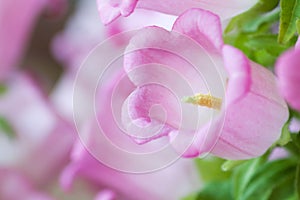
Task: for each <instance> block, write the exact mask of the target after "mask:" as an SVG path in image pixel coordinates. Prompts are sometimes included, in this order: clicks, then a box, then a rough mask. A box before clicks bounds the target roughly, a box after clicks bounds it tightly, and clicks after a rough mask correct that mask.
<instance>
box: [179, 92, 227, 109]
mask: <svg viewBox="0 0 300 200" xmlns="http://www.w3.org/2000/svg"><path fill="white" fill-rule="evenodd" d="M183 101H184V102H186V103H192V104H194V105H199V106H205V107H208V108H213V109H216V110H220V109H221V106H222V99H220V98H217V97H214V96H212V95H210V94H196V95H195V96H192V97H185V98H184V99H183Z"/></svg>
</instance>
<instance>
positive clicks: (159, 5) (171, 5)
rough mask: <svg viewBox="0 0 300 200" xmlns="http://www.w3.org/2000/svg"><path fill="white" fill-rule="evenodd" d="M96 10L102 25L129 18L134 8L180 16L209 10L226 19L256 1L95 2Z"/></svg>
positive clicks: (108, 0)
mask: <svg viewBox="0 0 300 200" xmlns="http://www.w3.org/2000/svg"><path fill="white" fill-rule="evenodd" d="M97 3H98V10H99V14H100V17H101V20H102V22H103V23H104V24H109V23H110V22H112V21H113V20H115V19H117V18H118V17H120V16H124V17H127V16H129V15H130V14H131V13H132V12H133V11H134V10H135V9H136V8H141V9H146V10H154V11H158V12H162V13H166V14H169V15H176V16H178V15H180V14H182V13H183V12H184V11H186V10H187V9H190V8H202V9H206V10H210V11H212V12H215V13H217V14H218V15H220V16H221V18H222V19H227V18H230V17H233V16H235V15H237V14H240V13H242V12H244V11H246V10H248V9H249V8H251V7H252V6H253V5H254V4H255V3H257V0H245V1H239V0H226V1H219V0H209V1H207V0H197V1H195V0H165V1H163V2H161V1H157V0H125V1H123V0H117V1H116V0H97Z"/></svg>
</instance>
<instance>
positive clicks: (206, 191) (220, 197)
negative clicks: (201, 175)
mask: <svg viewBox="0 0 300 200" xmlns="http://www.w3.org/2000/svg"><path fill="white" fill-rule="evenodd" d="M230 189H231V183H230V182H229V181H217V182H211V183H209V184H207V185H206V186H205V187H204V188H203V190H201V191H200V192H199V193H198V195H197V197H196V199H195V200H234V199H233V197H232V194H231V192H230Z"/></svg>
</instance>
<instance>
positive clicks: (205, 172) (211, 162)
mask: <svg viewBox="0 0 300 200" xmlns="http://www.w3.org/2000/svg"><path fill="white" fill-rule="evenodd" d="M195 162H196V166H197V168H198V169H199V174H200V179H201V180H202V181H204V182H211V181H220V180H226V179H228V178H229V177H230V175H231V172H224V171H222V169H221V166H222V164H223V163H224V162H225V160H224V159H221V158H217V157H212V156H211V157H207V158H205V159H199V158H197V159H195Z"/></svg>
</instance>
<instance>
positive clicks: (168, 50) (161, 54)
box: [123, 9, 288, 159]
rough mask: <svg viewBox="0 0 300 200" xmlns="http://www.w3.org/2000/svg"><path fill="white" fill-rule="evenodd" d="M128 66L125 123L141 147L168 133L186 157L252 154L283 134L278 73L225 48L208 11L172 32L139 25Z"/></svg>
mask: <svg viewBox="0 0 300 200" xmlns="http://www.w3.org/2000/svg"><path fill="white" fill-rule="evenodd" d="M124 68H125V71H126V72H127V75H128V77H129V79H130V80H131V82H132V83H133V84H134V85H135V86H136V88H135V90H134V91H133V92H132V93H131V94H130V95H129V97H128V98H127V100H126V103H125V104H124V105H123V123H124V124H125V127H126V128H127V131H128V132H129V133H130V135H131V136H132V138H133V139H134V140H136V141H137V142H138V143H140V144H143V143H147V142H150V141H152V140H154V139H158V138H160V137H162V136H169V139H170V142H171V143H172V145H173V146H174V147H175V149H177V150H179V151H180V152H181V153H182V154H183V156H186V157H194V156H199V155H202V154H204V153H208V152H211V153H213V154H215V155H217V156H220V157H223V158H227V159H248V158H253V157H257V156H260V155H262V154H263V153H264V152H265V151H266V150H267V149H268V148H269V147H270V146H271V145H272V144H273V143H274V142H275V141H276V140H277V139H278V138H279V136H280V133H281V128H282V126H283V124H284V123H285V121H286V120H287V118H288V109H287V106H286V104H285V102H284V100H283V99H282V97H281V96H280V94H279V93H278V91H277V88H276V82H275V77H274V75H273V74H272V73H271V72H270V71H268V70H267V69H265V68H263V67H261V66H259V65H258V64H256V63H253V62H251V61H249V60H248V59H247V58H246V57H245V56H244V54H243V53H242V52H241V51H239V50H237V49H235V48H234V47H232V46H229V45H225V44H224V43H223V40H222V31H221V25H220V19H219V17H218V16H216V15H215V14H213V13H211V12H209V11H205V10H202V9H190V10H188V11H186V12H184V13H183V14H182V15H181V16H179V17H178V19H177V20H176V22H175V23H174V25H173V29H172V31H171V32H169V31H166V30H165V29H163V28H160V27H154V26H153V27H146V28H144V29H142V30H140V31H139V32H138V33H137V34H136V35H135V36H134V37H133V38H132V39H131V41H130V44H129V45H128V47H127V50H126V53H125V56H124ZM154 133H155V134H154Z"/></svg>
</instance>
